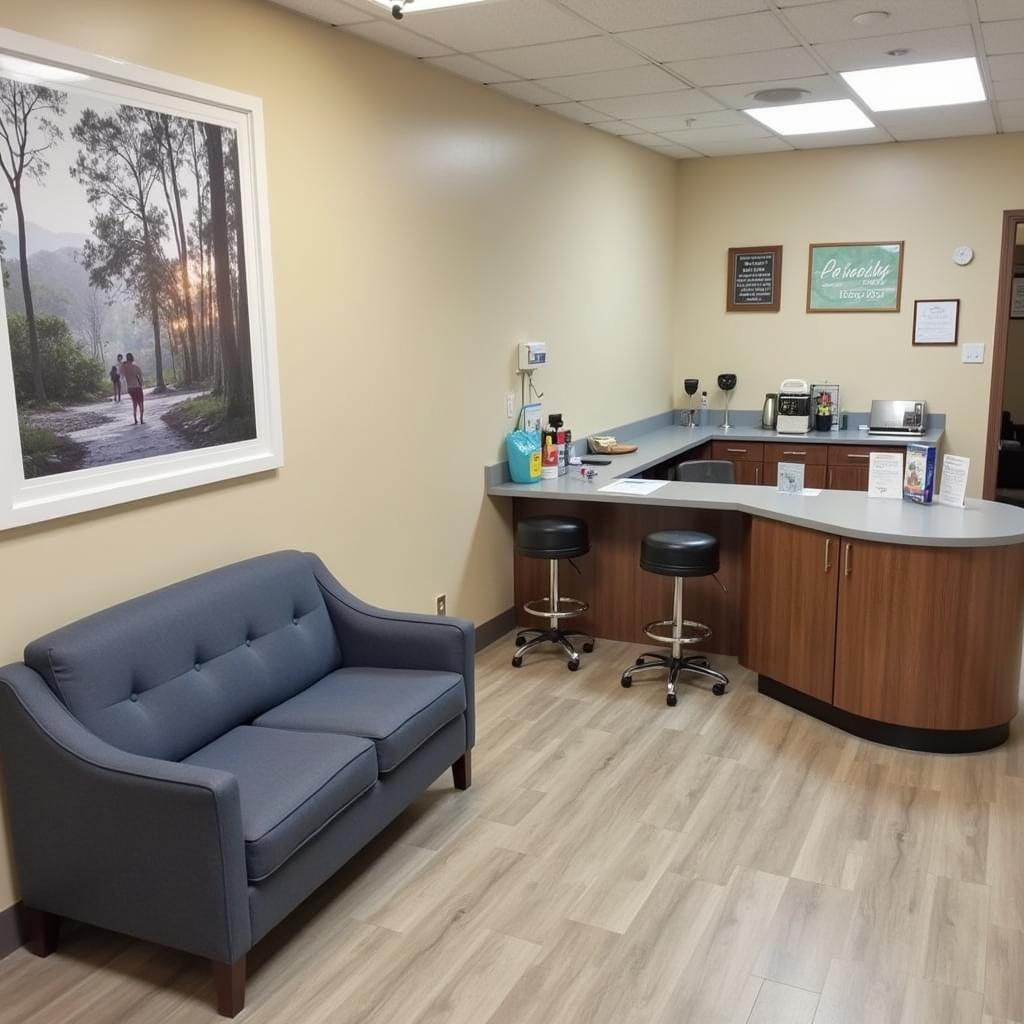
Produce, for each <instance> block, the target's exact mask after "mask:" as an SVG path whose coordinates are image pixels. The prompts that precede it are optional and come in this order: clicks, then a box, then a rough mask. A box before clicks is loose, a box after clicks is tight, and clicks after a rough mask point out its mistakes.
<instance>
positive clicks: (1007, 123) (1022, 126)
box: [1003, 117, 1024, 132]
mask: <svg viewBox="0 0 1024 1024" xmlns="http://www.w3.org/2000/svg"><path fill="white" fill-rule="evenodd" d="M1003 131H1004V132H1024V117H1013V118H1007V117H1004V118H1003Z"/></svg>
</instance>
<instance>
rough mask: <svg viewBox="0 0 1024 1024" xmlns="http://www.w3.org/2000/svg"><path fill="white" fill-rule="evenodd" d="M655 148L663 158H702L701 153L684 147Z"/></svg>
mask: <svg viewBox="0 0 1024 1024" xmlns="http://www.w3.org/2000/svg"><path fill="white" fill-rule="evenodd" d="M627 141H628V140H627ZM656 148H657V151H658V152H659V153H662V154H664V155H665V156H671V157H675V159H676V160H692V159H694V158H695V157H703V156H704V154H703V153H698V152H697V151H696V150H693V149H687V148H686V147H685V146H675V145H673V146H658V147H656Z"/></svg>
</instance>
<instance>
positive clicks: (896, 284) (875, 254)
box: [807, 242, 903, 313]
mask: <svg viewBox="0 0 1024 1024" xmlns="http://www.w3.org/2000/svg"><path fill="white" fill-rule="evenodd" d="M902 289H903V243H902V242H828V243H823V244H817V243H816V244H813V245H811V246H810V249H809V252H808V257H807V312H808V313H898V312H899V311H900V297H901V293H902Z"/></svg>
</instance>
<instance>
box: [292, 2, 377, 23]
mask: <svg viewBox="0 0 1024 1024" xmlns="http://www.w3.org/2000/svg"><path fill="white" fill-rule="evenodd" d="M274 2H275V3H277V5H278V6H279V7H288V8H290V9H291V10H293V11H298V12H299V13H300V14H307V15H309V17H311V18H316V19H317V20H318V21H323V22H326V23H327V24H328V25H354V24H356V23H357V22H360V21H371V20H372V19H373V15H372V14H369V13H366V12H363V11H357V10H356V9H355V8H354V7H349V6H348V4H344V3H342V2H341V0H274Z"/></svg>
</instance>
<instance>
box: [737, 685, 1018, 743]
mask: <svg viewBox="0 0 1024 1024" xmlns="http://www.w3.org/2000/svg"><path fill="white" fill-rule="evenodd" d="M757 689H758V692H759V693H763V694H764V695H765V696H766V697H771V698H773V699H774V700H777V701H779V702H780V703H782V704H788V705H789V706H790V707H791V708H796V709H797V711H803V712H804V714H807V715H813V716H814V717H815V718H820V719H821V721H823V722H828V724H829V725H834V726H835V727H836V728H837V729H842V730H843V731H844V732H848V733H851V734H852V735H854V736H860V737H861V739H865V740H871V741H872V742H873V743H884V744H885V745H886V746H887V747H902V748H903V749H904V750H919V751H922V752H924V753H928V754H973V753H976V752H977V751H979V750H991V749H992V747H998V746H999V745H1000V744H1001V743H1005V742H1006V739H1007V737H1008V736H1009V735H1010V725H1009V723H1008V722H1007V723H1006V724H1004V725H993V726H990V727H989V728H986V729H920V728H916V727H914V726H910V725H893V724H892V723H891V722H876V721H875V720H874V719H872V718H864V717H862V716H861V715H855V714H853V712H851V711H844V710H843V709H842V708H837V707H836V706H835V705H834V704H827V703H825V701H822V700H818V699H817V697H811V696H810V695H808V694H806V693H801V692H800V691H799V690H794V689H793V688H792V687H790V686H786V685H785V684H784V683H780V682H778V681H777V680H775V679H770V678H769V677H768V676H760V675H759V676H758V677H757Z"/></svg>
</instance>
